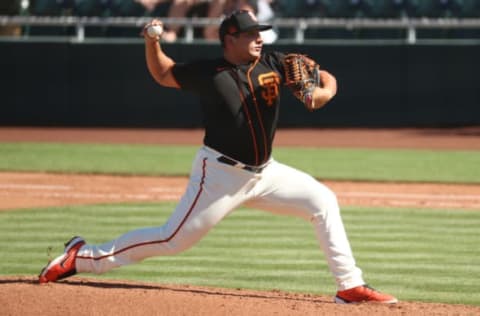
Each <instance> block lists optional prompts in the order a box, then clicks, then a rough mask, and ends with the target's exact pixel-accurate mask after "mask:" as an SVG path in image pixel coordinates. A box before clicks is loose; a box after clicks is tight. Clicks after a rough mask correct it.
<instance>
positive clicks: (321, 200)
mask: <svg viewBox="0 0 480 316" xmlns="http://www.w3.org/2000/svg"><path fill="white" fill-rule="evenodd" d="M332 213H333V214H339V213H340V208H339V206H338V200H337V196H336V194H335V193H334V192H333V191H332V190H330V189H329V188H327V187H323V189H322V191H321V192H320V193H319V194H318V195H317V198H316V201H315V211H314V213H313V215H312V218H311V219H312V221H313V220H318V219H324V218H325V217H327V216H329V215H332Z"/></svg>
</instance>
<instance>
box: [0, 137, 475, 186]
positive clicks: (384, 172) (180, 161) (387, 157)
mask: <svg viewBox="0 0 480 316" xmlns="http://www.w3.org/2000/svg"><path fill="white" fill-rule="evenodd" d="M197 149H198V147H196V146H195V147H192V146H152V145H104V144H102V145H98V144H97V145H95V144H54V143H0V171H39V172H65V173H106V174H136V175H187V174H188V173H189V171H190V166H191V163H192V160H193V157H194V155H195V152H196V150H197ZM274 157H275V158H276V159H277V160H279V161H281V162H284V163H286V164H289V165H291V166H294V167H296V168H299V169H302V170H305V171H307V172H308V173H310V174H312V175H313V176H315V177H317V178H320V179H335V180H367V181H424V182H458V183H480V168H479V167H478V166H480V151H441V150H435V151H433V150H386V149H381V150H380V149H362V150H360V149H328V148H277V149H276V150H275V151H274Z"/></svg>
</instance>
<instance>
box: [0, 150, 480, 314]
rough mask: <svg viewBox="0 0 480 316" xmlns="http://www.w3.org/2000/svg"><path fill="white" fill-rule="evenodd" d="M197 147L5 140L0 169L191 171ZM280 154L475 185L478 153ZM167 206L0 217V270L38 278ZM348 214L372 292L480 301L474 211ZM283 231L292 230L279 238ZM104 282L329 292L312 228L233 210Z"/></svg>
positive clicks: (321, 164)
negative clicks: (191, 238) (81, 245)
mask: <svg viewBox="0 0 480 316" xmlns="http://www.w3.org/2000/svg"><path fill="white" fill-rule="evenodd" d="M195 150H196V148H195V147H174V146H170V147H160V146H143V145H142V146H127V145H109V146H106V145H72V144H70V145H63V144H27V143H21V144H0V170H4V171H48V172H69V173H114V174H145V175H160V174H162V175H186V174H187V173H188V169H189V167H190V163H191V160H192V156H193V154H194V152H195ZM275 157H276V158H277V159H278V160H280V161H282V162H285V163H288V164H291V165H294V166H296V167H298V168H301V169H303V170H306V171H308V172H310V173H312V174H313V175H315V176H317V177H319V178H323V179H353V180H372V181H373V180H385V181H387V180H388V181H428V182H462V183H479V182H480V168H478V166H479V165H480V153H479V152H476V151H422V150H349V149H342V150H339V149H335V150H334V149H308V148H305V149H295V150H290V149H288V148H280V149H277V150H276V151H275ZM172 208H173V204H171V203H162V204H127V205H96V206H82V207H68V208H65V207H63V208H49V209H32V210H26V211H22V212H2V213H0V256H1V258H0V269H1V270H0V271H2V272H1V273H2V274H4V275H35V274H37V273H38V272H39V269H40V268H41V267H42V266H43V265H44V264H45V263H46V261H47V259H48V256H47V249H48V248H49V247H52V249H51V253H52V255H53V256H55V255H57V254H58V253H59V252H61V251H62V242H64V241H66V240H67V239H68V238H70V237H71V236H72V235H75V234H81V235H83V236H85V237H86V238H87V239H88V241H89V242H93V243H100V242H104V241H107V240H109V239H111V238H114V237H116V236H117V235H119V234H121V233H123V232H126V231H127V230H130V229H133V228H138V227H144V226H152V225H157V224H158V225H161V224H162V223H163V222H164V220H165V219H166V218H167V217H168V215H169V214H170V212H171V211H172ZM343 217H344V220H345V224H346V227H347V231H348V233H349V237H350V240H351V243H352V246H353V249H354V253H355V256H356V259H357V261H358V263H359V265H360V267H362V269H363V270H364V274H365V277H366V279H367V280H368V282H369V283H371V285H373V286H375V287H378V288H379V289H381V290H385V291H387V292H392V293H393V294H395V295H396V296H398V297H399V298H400V299H401V300H417V301H418V300H421V301H432V302H445V303H464V304H472V305H480V297H479V296H478V293H480V284H479V283H478V280H477V278H476V276H478V275H480V266H479V265H478V262H480V253H479V251H478V245H479V244H480V234H478V227H480V212H478V211H460V210H431V209H429V210H425V209H388V208H374V209H363V208H356V207H349V208H345V209H344V210H343ZM286 231H288V234H285V232H286ZM101 277H102V278H115V279H132V280H145V281H158V282H162V283H181V284H197V285H211V286H220V287H232V288H236V287H242V288H251V289H272V288H275V289H281V290H286V291H300V292H311V293H323V294H333V293H334V291H335V288H334V282H333V279H332V278H331V276H330V274H329V272H328V270H327V267H326V263H325V260H324V258H323V255H322V253H321V252H320V251H319V250H318V246H317V244H316V240H315V238H314V235H313V230H312V229H311V228H310V227H309V224H308V223H306V222H303V221H301V220H299V219H295V218H289V217H279V216H273V215H270V214H267V213H263V212H259V211H256V210H251V209H245V208H242V209H239V210H237V211H236V212H234V213H233V214H232V215H231V216H230V217H228V218H227V219H226V220H224V221H223V222H222V223H220V225H219V226H217V227H216V228H215V229H214V230H213V232H212V233H211V234H209V235H208V236H207V237H206V238H205V239H204V240H202V241H201V242H200V243H199V244H198V245H197V246H196V247H194V248H193V249H191V250H189V251H187V252H185V253H183V254H181V255H178V256H174V257H163V258H152V259H148V260H146V261H145V262H144V263H142V264H139V265H133V266H129V267H123V268H122V269H119V270H116V271H113V272H111V273H108V274H106V275H104V276H101Z"/></svg>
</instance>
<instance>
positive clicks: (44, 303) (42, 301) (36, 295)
mask: <svg viewBox="0 0 480 316" xmlns="http://www.w3.org/2000/svg"><path fill="white" fill-rule="evenodd" d="M0 304H1V306H2V315H47V314H48V315H88V316H90V315H210V316H215V315H229V316H235V315H248V316H254V315H259V316H266V315H277V316H283V315H285V316H287V315H288V316H293V315H302V316H306V315H369V316H373V315H382V316H383V315H427V314H428V315H478V314H479V313H480V307H474V306H464V305H447V304H433V303H432V304H430V303H416V302H400V303H399V304H396V305H381V304H359V305H348V306H346V305H337V304H334V303H333V302H332V297H327V296H317V295H307V294H295V293H286V292H280V291H269V292H262V291H251V290H242V289H219V288H207V287H197V286H178V285H162V284H153V283H133V282H124V281H105V280H95V279H85V278H71V279H69V280H67V281H63V282H59V283H49V284H45V285H39V284H37V282H36V278H34V277H28V278H27V277H8V278H5V277H4V278H1V279H0Z"/></svg>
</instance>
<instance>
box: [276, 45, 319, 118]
mask: <svg viewBox="0 0 480 316" xmlns="http://www.w3.org/2000/svg"><path fill="white" fill-rule="evenodd" d="M283 64H284V69H285V85H286V86H287V87H289V88H290V90H291V91H292V92H293V94H294V95H295V97H297V99H299V100H300V101H302V103H303V104H304V105H305V107H306V108H307V109H308V110H310V111H312V110H313V109H314V107H315V105H314V102H313V90H314V89H315V87H318V86H320V75H319V70H320V66H319V65H318V64H317V63H316V62H315V61H314V60H312V59H310V58H308V57H307V56H305V55H302V54H294V53H292V54H287V55H286V56H285V59H284V61H283Z"/></svg>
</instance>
